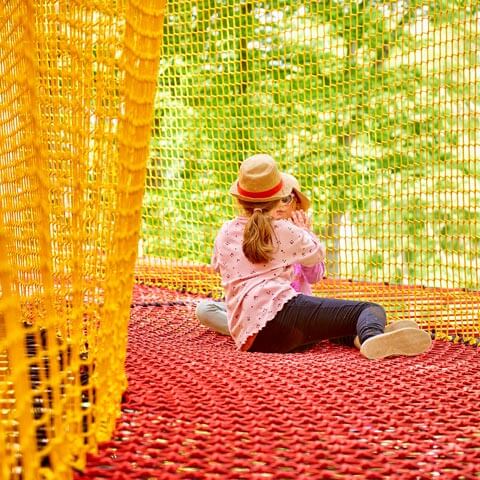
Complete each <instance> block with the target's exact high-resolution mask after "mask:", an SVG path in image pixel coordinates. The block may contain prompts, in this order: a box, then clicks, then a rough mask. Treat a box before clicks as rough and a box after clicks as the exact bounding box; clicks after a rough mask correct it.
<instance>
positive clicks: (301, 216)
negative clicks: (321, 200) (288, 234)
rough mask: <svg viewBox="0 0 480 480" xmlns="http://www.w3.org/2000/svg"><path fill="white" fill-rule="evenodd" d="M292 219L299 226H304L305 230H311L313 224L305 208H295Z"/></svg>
mask: <svg viewBox="0 0 480 480" xmlns="http://www.w3.org/2000/svg"><path fill="white" fill-rule="evenodd" d="M291 220H292V222H293V223H294V224H295V225H296V226H297V227H300V228H304V229H305V230H310V228H311V226H312V225H311V220H310V218H309V217H308V215H307V214H306V213H305V212H304V211H303V210H294V211H293V212H292V217H291Z"/></svg>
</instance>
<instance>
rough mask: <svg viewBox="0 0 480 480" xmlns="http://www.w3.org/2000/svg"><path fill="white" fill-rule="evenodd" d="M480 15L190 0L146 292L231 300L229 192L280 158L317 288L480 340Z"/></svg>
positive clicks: (447, 0) (181, 23) (180, 27)
mask: <svg viewBox="0 0 480 480" xmlns="http://www.w3.org/2000/svg"><path fill="white" fill-rule="evenodd" d="M479 15H480V13H479V8H478V5H477V3H475V2H469V1H457V0H408V1H406V2H396V1H384V2H368V1H360V0H338V1H337V0H335V1H333V0H322V1H319V2H313V1H312V2H310V1H309V2H290V1H272V2H251V1H244V2H233V1H224V2H215V1H214V2H211V1H201V2H195V3H192V2H190V1H185V0H184V1H178V2H174V3H172V4H171V5H170V6H169V15H168V18H167V20H166V26H165V38H164V48H163V53H162V58H161V63H160V71H159V77H158V82H159V85H158V88H157V94H156V100H155V122H154V125H153V135H152V140H151V151H150V159H149V165H148V172H147V186H146V194H145V198H144V204H143V217H142V232H141V242H140V246H139V259H138V263H137V271H136V273H137V279H138V281H140V282H143V283H147V284H148V283H154V284H159V285H162V286H164V287H167V288H171V289H172V290H187V291H191V292H196V293H202V294H206V295H211V296H213V297H216V298H219V297H220V296H221V295H222V292H221V289H220V288H219V282H218V277H217V276H216V275H214V274H213V273H212V272H211V271H210V270H209V269H208V268H207V267H205V266H206V265H208V262H209V258H210V253H211V246H212V243H213V239H214V237H215V234H216V232H217V231H218V229H219V227H220V226H221V224H222V223H223V222H224V221H226V220H227V219H229V218H231V217H232V215H233V214H234V212H235V207H234V204H233V202H232V199H231V198H230V196H229V194H228V189H229V186H230V184H231V182H232V181H233V180H234V179H235V175H236V172H237V169H238V166H239V164H240V162H241V161H242V160H243V159H244V158H245V157H246V156H248V155H250V154H252V153H257V152H266V153H270V154H271V155H273V156H274V158H275V159H276V160H277V161H278V162H279V164H280V165H281V167H282V168H283V169H284V170H285V171H287V172H289V173H292V174H294V175H295V176H296V177H297V178H298V180H299V181H300V183H301V185H302V187H303V189H304V191H305V193H306V194H307V195H309V197H310V198H311V200H312V205H313V208H312V215H313V225H314V228H315V230H316V232H317V233H318V234H319V235H320V236H321V237H322V238H323V239H324V240H325V241H326V244H327V252H328V266H327V267H328V268H327V270H328V278H329V281H327V282H321V283H319V284H317V286H316V290H315V292H316V293H317V294H320V295H329V296H334V295H336V296H340V295H341V296H342V297H348V298H364V299H372V298H377V299H378V300H381V301H382V302H383V303H384V305H385V306H386V308H387V310H388V314H389V319H390V320H394V319H399V318H404V317H412V316H414V317H416V318H417V319H418V320H419V322H420V323H421V324H422V325H423V326H425V327H428V328H429V329H431V330H435V332H436V334H437V336H439V337H442V336H445V337H453V338H460V337H461V338H463V339H468V340H470V341H475V339H478V337H479V336H480V333H479V332H480V327H479V322H480V321H479V316H478V313H477V312H478V307H479V300H480V298H479V294H478V290H479V254H478V251H479V250H478V247H479V239H480V218H479V211H480V210H479V203H480V197H479V190H480V181H479V179H478V178H479V177H478V172H479V167H478V162H476V159H478V158H479V155H480V136H479V133H478V132H479V131H480V130H479V111H480V103H479V100H478V98H479V97H478V84H479V83H478V82H479V75H480V67H479V60H478V59H479V56H478V55H479V52H480V35H479V29H480V17H479ZM334 279H335V281H332V280H334ZM337 279H342V280H343V281H342V282H339V281H337ZM345 280H347V282H346V283H345Z"/></svg>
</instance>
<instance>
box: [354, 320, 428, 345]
mask: <svg viewBox="0 0 480 480" xmlns="http://www.w3.org/2000/svg"><path fill="white" fill-rule="evenodd" d="M401 328H420V327H419V326H418V323H417V322H414V321H413V320H395V321H393V322H392V323H389V324H388V325H387V326H386V327H385V331H384V333H388V332H393V331H394V330H400V329H401ZM353 344H354V345H355V347H356V348H358V349H359V350H360V347H361V345H360V339H359V338H358V335H357V336H356V337H355V339H354V340H353Z"/></svg>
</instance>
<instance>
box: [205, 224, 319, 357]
mask: <svg viewBox="0 0 480 480" xmlns="http://www.w3.org/2000/svg"><path fill="white" fill-rule="evenodd" d="M247 220H248V219H247V217H237V218H235V219H234V220H231V221H229V222H226V223H225V224H224V225H223V226H222V228H221V230H220V232H219V234H218V235H217V238H216V239H215V245H214V251H213V256H212V265H213V268H214V269H215V270H216V271H218V272H219V273H220V275H221V277H222V286H223V288H224V290H225V303H226V305H227V319H228V327H229V330H230V334H231V335H232V337H233V339H234V341H235V344H236V346H237V348H239V349H240V350H248V348H249V347H250V346H251V344H252V343H253V340H254V339H255V336H256V334H257V333H258V332H259V331H260V330H261V329H262V328H263V327H264V326H265V325H266V324H267V322H268V321H269V320H272V319H273V318H274V317H275V315H276V314H277V313H278V312H279V311H280V310H281V309H282V307H283V306H284V304H285V303H286V302H288V300H290V299H291V298H293V297H295V296H296V295H298V294H299V292H297V291H296V290H295V289H294V288H293V287H292V285H291V283H292V281H293V280H294V265H295V264H297V263H300V264H301V265H302V266H305V267H315V266H316V265H317V264H318V263H319V262H322V261H323V249H322V245H321V243H320V241H319V240H318V238H317V237H316V236H315V235H313V234H312V233H311V232H307V231H306V230H304V229H302V228H299V227H297V226H296V225H294V224H293V223H292V222H290V221H287V220H274V222H273V226H274V231H275V238H274V242H275V243H276V247H277V248H276V249H275V252H274V256H273V259H272V260H271V261H270V262H268V263H263V264H253V263H251V262H250V261H249V260H247V258H246V257H245V255H244V254H243V251H242V243H243V231H244V228H245V225H246V224H247ZM305 278H306V277H305Z"/></svg>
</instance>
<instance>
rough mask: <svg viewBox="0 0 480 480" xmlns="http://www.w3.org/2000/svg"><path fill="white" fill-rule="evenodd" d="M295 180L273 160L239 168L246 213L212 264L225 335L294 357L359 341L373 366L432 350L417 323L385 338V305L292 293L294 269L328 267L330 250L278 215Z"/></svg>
mask: <svg viewBox="0 0 480 480" xmlns="http://www.w3.org/2000/svg"><path fill="white" fill-rule="evenodd" d="M291 178H292V177H290V176H288V175H286V174H281V173H280V172H279V171H278V168H277V165H276V164H275V162H274V160H273V159H272V158H271V157H270V156H268V155H263V154H260V155H254V156H253V157H250V158H248V159H247V160H245V161H244V162H243V163H242V165H241V167H240V171H239V176H238V179H237V180H236V181H235V183H234V184H233V185H232V187H231V189H230V193H231V194H232V195H234V196H235V197H236V198H237V199H238V202H239V204H240V206H241V207H243V214H242V215H240V216H238V217H236V218H235V219H233V220H231V221H229V222H226V223H225V224H224V225H223V227H222V228H221V230H220V232H219V234H218V235H217V238H216V239H215V246H214V253H213V257H212V264H213V267H214V268H215V269H216V270H217V271H218V272H219V273H220V275H221V278H222V286H223V288H224V291H225V305H226V313H227V322H228V330H229V332H230V335H231V336H232V338H233V339H234V341H235V344H236V346H237V348H239V349H240V350H244V351H252V352H290V351H292V350H294V349H296V348H298V347H302V346H305V345H310V344H312V343H315V342H318V341H320V340H325V339H335V338H340V337H351V338H353V337H355V336H357V337H358V338H357V346H359V347H360V352H361V353H362V354H363V355H364V356H365V357H367V358H371V359H377V358H384V357H388V356H392V355H417V354H420V353H423V352H425V351H426V350H428V349H429V348H430V345H431V338H430V335H429V334H428V333H427V332H424V331H422V330H420V329H419V328H417V326H416V325H415V324H414V322H410V324H409V323H407V324H406V325H405V324H401V325H397V326H396V327H395V328H391V329H390V330H389V331H387V332H386V331H385V323H386V316H385V311H384V309H383V307H381V306H380V305H377V304H374V303H369V302H355V301H346V300H337V299H328V298H317V297H312V296H310V295H304V294H301V293H299V292H298V291H296V290H295V289H294V287H293V286H292V280H293V275H294V265H295V264H301V265H303V266H305V267H310V266H314V265H316V264H318V263H319V262H323V260H324V255H325V251H324V247H323V246H322V244H321V243H320V241H319V240H318V238H317V237H316V236H315V235H314V234H313V233H312V232H311V231H310V230H309V228H308V226H307V225H302V222H301V221H298V222H293V221H289V220H285V219H280V220H277V219H275V218H274V216H273V212H274V211H275V210H276V209H277V208H278V205H279V204H281V203H285V199H286V198H288V197H289V196H290V195H292V192H293V190H294V184H293V183H292V180H291ZM412 324H413V325H412ZM392 325H393V324H392Z"/></svg>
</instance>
